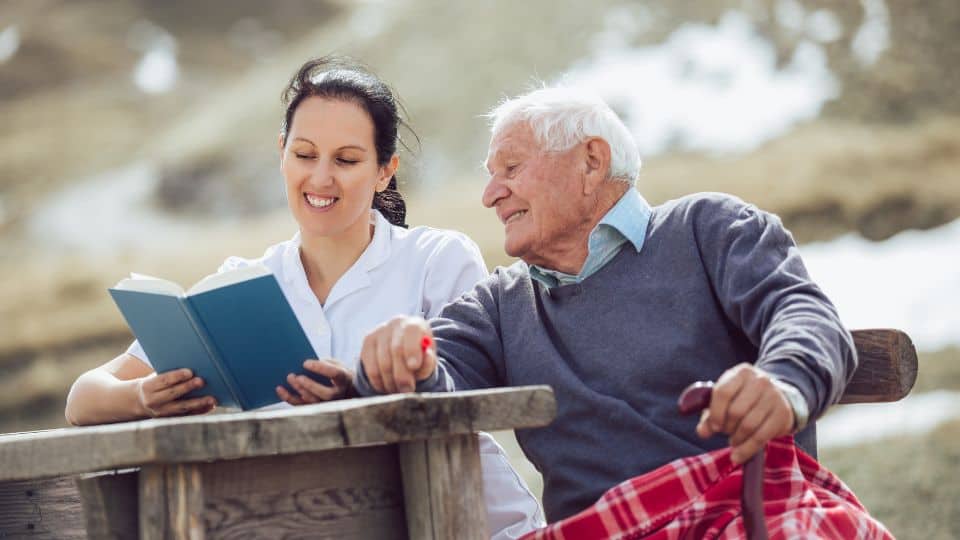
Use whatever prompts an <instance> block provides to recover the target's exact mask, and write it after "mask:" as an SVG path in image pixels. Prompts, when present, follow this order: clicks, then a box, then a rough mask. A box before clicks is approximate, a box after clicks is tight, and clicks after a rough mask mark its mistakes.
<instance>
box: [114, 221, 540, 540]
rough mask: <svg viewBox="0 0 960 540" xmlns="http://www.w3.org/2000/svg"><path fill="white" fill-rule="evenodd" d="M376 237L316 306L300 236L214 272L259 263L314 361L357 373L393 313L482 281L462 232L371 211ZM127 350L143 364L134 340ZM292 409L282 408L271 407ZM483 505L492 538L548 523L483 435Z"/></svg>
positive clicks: (439, 303) (426, 313) (426, 311)
mask: <svg viewBox="0 0 960 540" xmlns="http://www.w3.org/2000/svg"><path fill="white" fill-rule="evenodd" d="M371 223H372V224H373V225H374V233H373V239H372V240H371V242H370V245H368V246H367V248H366V250H364V252H363V253H362V254H361V255H360V258H359V259H357V261H356V262H355V263H354V264H353V266H351V267H350V268H349V269H348V270H347V272H346V273H345V274H344V275H343V276H341V277H340V279H339V280H338V281H337V282H336V283H335V284H334V286H333V288H332V289H331V290H330V294H329V295H327V302H326V304H325V305H320V301H319V300H318V299H317V296H316V295H315V294H314V293H313V291H312V290H311V289H310V285H309V283H308V282H307V276H306V273H305V272H304V269H303V262H302V261H301V260H300V234H299V233H297V234H296V235H295V236H294V237H293V238H292V239H291V240H288V241H286V242H281V243H279V244H276V245H274V246H271V247H270V248H268V249H267V250H266V252H264V254H263V256H262V257H260V258H259V259H252V260H251V259H243V258H241V257H230V258H228V259H227V260H226V261H225V262H224V263H223V265H222V266H221V267H220V269H219V270H218V272H223V271H226V270H231V269H234V268H240V267H243V266H249V265H251V264H263V265H264V266H266V267H267V268H269V269H270V270H271V271H272V272H273V275H274V276H275V277H276V278H277V282H278V283H279V284H280V288H281V289H282V290H283V293H284V295H285V296H286V298H287V301H288V302H289V303H290V306H291V307H292V308H293V312H294V313H295V314H296V316H297V319H299V321H300V325H301V326H303V330H304V332H305V333H306V335H307V338H308V339H309V340H310V344H311V345H313V349H314V351H316V353H317V357H318V358H336V359H337V360H339V361H340V362H342V363H343V364H344V365H345V366H346V367H348V368H350V369H353V370H355V369H356V368H357V360H358V357H359V354H360V349H361V346H362V344H363V338H364V337H365V336H366V335H367V333H369V331H370V330H372V329H373V328H374V327H376V326H377V325H379V324H380V323H383V322H385V321H386V320H387V319H390V318H391V317H394V316H396V315H420V316H422V317H425V318H429V317H433V316H435V315H437V314H438V313H439V312H440V308H441V307H443V306H444V304H446V303H448V302H450V301H452V300H454V299H456V298H457V297H458V296H460V295H461V294H462V293H464V292H466V291H468V290H470V289H472V288H473V285H474V284H475V283H476V282H477V281H479V280H480V279H482V278H484V277H486V275H487V270H486V266H485V265H484V263H483V258H482V256H481V255H480V249H479V248H478V247H477V245H476V244H475V243H474V242H473V241H472V240H470V238H468V237H467V236H466V235H464V234H462V233H459V232H455V231H447V230H440V229H432V228H429V227H416V228H414V229H409V230H408V229H404V228H402V227H396V226H394V225H391V224H390V223H389V222H388V221H387V220H386V219H385V218H384V217H383V216H382V215H381V214H380V213H379V212H377V211H371ZM127 352H128V353H129V354H131V355H133V356H136V357H137V358H139V359H142V360H143V361H144V362H146V363H147V364H149V363H150V361H149V359H148V358H147V356H146V353H144V351H143V349H142V348H141V347H140V344H139V343H138V342H136V341H134V342H133V344H132V345H130V348H129V349H128V350H127ZM284 406H286V407H289V406H290V405H289V404H287V403H283V402H281V403H279V404H277V405H273V406H271V408H274V407H277V408H279V407H284ZM480 464H481V468H482V470H483V490H484V502H485V503H486V506H487V526H488V527H489V528H490V531H492V534H491V537H492V538H495V539H498V540H501V539H502V540H506V539H511V538H519V537H520V536H522V535H523V534H525V533H526V532H529V531H531V530H533V529H536V528H539V527H543V526H544V525H545V522H544V519H543V512H542V511H541V509H540V504H539V503H538V502H537V500H536V498H535V497H534V496H533V494H531V493H530V490H529V489H528V488H527V486H526V484H525V483H524V482H523V480H522V479H521V478H520V476H519V475H518V474H517V472H516V471H514V470H513V467H511V466H510V462H509V460H508V459H507V457H506V454H505V453H504V451H503V448H501V447H500V445H498V444H497V442H496V441H495V440H494V439H493V437H491V436H490V435H488V434H486V433H481V434H480Z"/></svg>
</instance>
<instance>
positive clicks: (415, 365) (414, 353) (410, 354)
mask: <svg viewBox="0 0 960 540" xmlns="http://www.w3.org/2000/svg"><path fill="white" fill-rule="evenodd" d="M429 332H430V330H429V329H424V328H423V326H422V325H420V324H409V325H407V326H406V327H405V328H404V329H403V358H402V360H403V365H404V367H406V368H407V370H409V371H410V372H411V373H416V372H417V371H419V370H420V366H421V365H423V336H424V335H429Z"/></svg>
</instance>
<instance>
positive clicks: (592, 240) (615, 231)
mask: <svg viewBox="0 0 960 540" xmlns="http://www.w3.org/2000/svg"><path fill="white" fill-rule="evenodd" d="M649 222H650V205H649V204H648V203H647V201H646V200H644V198H643V197H642V196H641V195H640V193H639V192H638V191H637V190H636V189H634V188H633V187H631V188H630V189H628V190H627V192H626V193H624V194H623V197H620V200H619V201H617V204H615V205H613V208H611V209H610V210H609V211H608V212H607V213H606V214H604V216H603V219H601V220H600V223H597V226H596V227H594V228H593V230H592V231H590V237H589V238H588V240H587V259H586V260H585V261H584V262H583V268H581V269H580V273H579V274H577V275H573V274H567V273H564V272H558V271H556V270H550V269H548V268H543V267H540V266H537V265H530V277H532V278H533V279H535V280H537V281H539V282H540V283H543V284H544V285H546V286H547V287H558V286H560V285H570V284H571V283H580V282H581V281H583V280H585V279H587V278H588V277H590V276H591V275H593V274H594V273H596V271H597V270H600V269H601V268H603V266H604V265H605V264H607V263H608V262H610V260H611V259H613V257H614V256H615V255H616V254H617V253H619V252H620V249H621V248H622V247H623V245H624V244H625V243H627V242H630V243H631V244H633V247H634V248H635V249H636V250H637V251H638V252H639V251H640V249H641V248H642V247H643V239H644V237H645V236H646V235H647V224H648V223H649Z"/></svg>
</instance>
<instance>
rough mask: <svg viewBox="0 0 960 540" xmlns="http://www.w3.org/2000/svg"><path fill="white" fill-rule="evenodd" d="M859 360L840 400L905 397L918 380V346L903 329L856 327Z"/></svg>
mask: <svg viewBox="0 0 960 540" xmlns="http://www.w3.org/2000/svg"><path fill="white" fill-rule="evenodd" d="M852 333H853V342H854V344H855V345H856V348H857V357H858V358H859V364H858V366H857V370H856V371H855V372H854V373H853V378H852V379H851V380H850V382H849V383H848V384H847V388H846V390H844V393H843V397H841V398H840V403H876V402H886V401H897V400H899V399H902V398H903V397H905V396H906V395H907V394H909V393H910V390H911V389H912V388H913V385H914V383H915V382H916V381H917V350H916V348H915V347H914V346H913V342H912V341H911V340H910V336H908V335H907V334H905V333H904V332H901V331H900V330H892V329H869V330H854V331H853V332H852Z"/></svg>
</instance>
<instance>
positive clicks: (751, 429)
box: [729, 403, 773, 446]
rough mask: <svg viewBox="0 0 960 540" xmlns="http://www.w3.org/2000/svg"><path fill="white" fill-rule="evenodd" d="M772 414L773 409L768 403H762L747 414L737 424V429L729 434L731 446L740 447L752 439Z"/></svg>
mask: <svg viewBox="0 0 960 540" xmlns="http://www.w3.org/2000/svg"><path fill="white" fill-rule="evenodd" d="M771 412H773V407H771V406H770V405H769V404H767V403H760V404H758V405H757V406H756V407H754V408H753V409H752V410H751V411H750V412H748V413H747V414H745V415H744V416H743V418H741V419H740V421H739V422H738V423H737V429H735V430H733V431H731V432H729V434H730V446H739V445H741V444H743V443H744V442H745V441H747V439H749V438H750V437H752V436H753V435H754V434H755V433H756V432H757V430H759V429H760V426H762V425H763V424H764V422H765V421H766V419H767V417H768V416H770V413H771Z"/></svg>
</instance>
